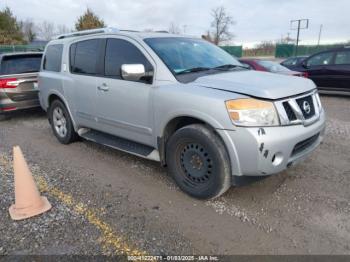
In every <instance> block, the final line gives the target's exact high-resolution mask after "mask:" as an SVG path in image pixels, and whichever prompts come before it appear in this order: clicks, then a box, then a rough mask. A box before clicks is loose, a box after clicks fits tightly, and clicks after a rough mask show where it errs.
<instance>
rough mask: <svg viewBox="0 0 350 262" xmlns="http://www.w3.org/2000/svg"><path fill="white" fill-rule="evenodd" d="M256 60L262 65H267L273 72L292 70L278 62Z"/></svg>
mask: <svg viewBox="0 0 350 262" xmlns="http://www.w3.org/2000/svg"><path fill="white" fill-rule="evenodd" d="M256 62H257V63H258V64H259V65H261V66H262V67H265V68H266V69H267V70H269V72H272V73H276V72H286V71H290V70H289V69H288V68H287V67H284V66H282V65H280V64H278V63H276V62H272V61H265V60H258V61H256Z"/></svg>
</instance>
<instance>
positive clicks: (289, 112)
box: [283, 102, 297, 121]
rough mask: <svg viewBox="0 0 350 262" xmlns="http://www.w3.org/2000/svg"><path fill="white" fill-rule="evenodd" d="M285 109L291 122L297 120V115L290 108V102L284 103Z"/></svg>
mask: <svg viewBox="0 0 350 262" xmlns="http://www.w3.org/2000/svg"><path fill="white" fill-rule="evenodd" d="M283 107H284V110H286V114H287V117H288V119H289V121H295V120H297V116H296V115H295V113H294V111H293V109H292V107H291V106H290V104H289V103H288V102H283Z"/></svg>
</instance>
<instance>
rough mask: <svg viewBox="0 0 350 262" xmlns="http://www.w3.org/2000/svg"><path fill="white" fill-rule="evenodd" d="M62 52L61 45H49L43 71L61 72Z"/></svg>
mask: <svg viewBox="0 0 350 262" xmlns="http://www.w3.org/2000/svg"><path fill="white" fill-rule="evenodd" d="M62 50H63V45H50V46H48V47H47V49H46V53H45V57H44V64H43V69H44V70H45V71H53V72H60V71H61V64H62Z"/></svg>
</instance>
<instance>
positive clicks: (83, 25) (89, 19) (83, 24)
mask: <svg viewBox="0 0 350 262" xmlns="http://www.w3.org/2000/svg"><path fill="white" fill-rule="evenodd" d="M101 27H105V23H104V21H103V20H102V19H100V18H99V17H98V16H97V15H95V14H94V13H93V12H92V11H91V10H90V9H89V8H87V9H86V12H85V13H84V14H83V15H82V16H80V17H79V18H78V21H77V22H76V23H75V29H76V30H77V31H81V30H87V29H95V28H101Z"/></svg>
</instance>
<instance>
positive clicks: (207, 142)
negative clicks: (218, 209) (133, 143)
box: [166, 124, 231, 199]
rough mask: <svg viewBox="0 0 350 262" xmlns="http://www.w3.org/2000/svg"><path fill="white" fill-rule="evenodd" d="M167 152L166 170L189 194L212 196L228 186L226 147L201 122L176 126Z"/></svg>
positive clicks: (207, 197) (201, 196)
mask: <svg viewBox="0 0 350 262" xmlns="http://www.w3.org/2000/svg"><path fill="white" fill-rule="evenodd" d="M166 156H167V164H168V170H169V173H170V174H171V176H172V177H173V178H174V180H175V181H176V183H177V184H178V186H179V187H180V188H181V189H182V190H183V191H184V192H186V193H187V194H189V195H190V196H192V197H195V198H199V199H211V198H215V197H218V196H220V195H221V194H223V193H224V192H226V191H227V190H228V189H229V187H230V186H231V168H230V161H229V157H228V154H227V151H226V148H225V146H224V144H223V142H222V141H221V140H220V138H219V137H218V136H217V135H216V134H215V133H214V130H212V129H210V128H208V127H206V126H204V125H201V124H193V125H189V126H185V127H183V128H181V129H179V130H177V131H176V132H175V134H173V135H172V136H171V137H170V139H169V142H168V143H167V152H166Z"/></svg>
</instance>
